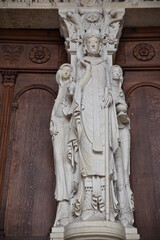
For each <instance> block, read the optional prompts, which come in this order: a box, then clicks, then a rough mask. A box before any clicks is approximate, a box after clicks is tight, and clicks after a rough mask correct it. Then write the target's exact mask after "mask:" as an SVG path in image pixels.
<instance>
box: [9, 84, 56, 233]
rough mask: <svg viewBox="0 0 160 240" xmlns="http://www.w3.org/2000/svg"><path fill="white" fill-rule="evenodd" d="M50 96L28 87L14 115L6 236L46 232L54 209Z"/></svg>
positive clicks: (51, 96) (51, 99)
mask: <svg viewBox="0 0 160 240" xmlns="http://www.w3.org/2000/svg"><path fill="white" fill-rule="evenodd" d="M53 103H54V96H53V95H52V94H51V93H50V92H48V91H47V90H45V89H30V90H28V91H25V92H24V93H23V94H22V95H21V96H20V97H19V99H18V109H17V110H16V113H15V114H16V115H15V127H14V142H13V147H12V158H11V169H10V178H9V190H8V197H7V208H6V219H5V226H6V228H5V231H6V235H7V236H46V235H47V234H48V233H49V231H50V228H51V227H52V224H53V220H54V216H55V212H54V209H53V207H54V206H55V203H54V198H53V192H54V168H53V156H52V144H51V139H50V134H49V127H48V126H49V121H50V114H51V110H52V106H53Z"/></svg>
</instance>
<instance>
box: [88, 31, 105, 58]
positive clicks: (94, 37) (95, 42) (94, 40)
mask: <svg viewBox="0 0 160 240" xmlns="http://www.w3.org/2000/svg"><path fill="white" fill-rule="evenodd" d="M101 49H102V37H101V35H100V34H85V35H84V53H85V54H86V55H91V56H98V55H101Z"/></svg>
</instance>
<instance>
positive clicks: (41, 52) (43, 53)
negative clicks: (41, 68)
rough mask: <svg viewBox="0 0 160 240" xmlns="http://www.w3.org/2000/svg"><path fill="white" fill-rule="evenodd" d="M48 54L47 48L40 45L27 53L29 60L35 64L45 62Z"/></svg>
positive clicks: (48, 56)
mask: <svg viewBox="0 0 160 240" xmlns="http://www.w3.org/2000/svg"><path fill="white" fill-rule="evenodd" d="M50 56H51V54H50V51H49V49H48V48H46V47H42V46H38V47H34V48H32V49H31V51H30V53H29V58H30V60H31V61H32V62H34V63H37V64H41V63H45V62H47V61H48V60H49V59H50Z"/></svg>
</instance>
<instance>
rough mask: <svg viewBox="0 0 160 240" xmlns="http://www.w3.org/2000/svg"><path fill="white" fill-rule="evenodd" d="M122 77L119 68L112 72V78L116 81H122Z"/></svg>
mask: <svg viewBox="0 0 160 240" xmlns="http://www.w3.org/2000/svg"><path fill="white" fill-rule="evenodd" d="M121 76H122V70H121V69H120V68H119V67H114V68H113V70H112V78H113V79H114V80H116V81H120V79H121Z"/></svg>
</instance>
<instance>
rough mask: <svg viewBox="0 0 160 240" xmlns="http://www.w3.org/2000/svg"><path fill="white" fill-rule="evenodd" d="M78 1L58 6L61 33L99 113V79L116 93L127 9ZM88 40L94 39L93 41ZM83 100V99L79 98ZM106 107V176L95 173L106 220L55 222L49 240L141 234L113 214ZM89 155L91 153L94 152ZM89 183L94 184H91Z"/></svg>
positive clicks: (122, 237) (124, 238)
mask: <svg viewBox="0 0 160 240" xmlns="http://www.w3.org/2000/svg"><path fill="white" fill-rule="evenodd" d="M77 4H78V5H77ZM77 4H76V3H72V4H68V5H67V4H65V5H63V4H60V5H59V16H60V32H61V35H62V36H63V37H64V38H65V47H66V51H67V53H68V56H69V59H70V63H71V65H72V66H73V69H74V71H75V82H76V81H79V79H82V81H84V82H85V84H86V82H87V81H88V82H89V81H90V82H91V81H92V86H93V85H94V84H95V85H94V86H93V87H92V88H91V91H92V92H91V94H93V95H94V93H95V95H94V98H92V99H94V100H93V105H94V107H95V109H97V112H98V110H99V107H100V106H99V102H98V101H99V96H98V93H97V92H98V91H99V86H98V84H97V82H98V81H101V83H103V82H106V85H105V86H104V89H105V91H106V92H105V93H104V94H106V95H105V96H109V94H111V95H112V96H113V90H112V89H111V84H112V83H111V82H112V80H111V78H112V76H111V75H112V74H111V69H112V66H113V64H114V60H115V54H116V51H117V49H118V44H119V39H120V36H121V32H122V28H123V17H124V14H125V10H124V9H115V8H114V9H111V8H108V7H107V4H106V5H103V4H99V3H98V1H77ZM87 39H91V40H90V42H89V41H88V40H87ZM95 39H97V42H94V41H96V40H95ZM87 41H88V42H87ZM91 41H92V42H93V44H94V43H95V44H97V46H98V47H97V49H98V50H95V52H94V50H93V52H92V49H91V48H92V47H91ZM87 44H88V45H87ZM89 45H90V46H89ZM87 48H88V49H87ZM95 49H96V48H95ZM87 51H88V53H87ZM96 51H97V52H96ZM87 54H88V55H87ZM102 64H103V67H102ZM82 65H85V67H86V66H87V67H86V69H87V70H86V72H85V74H83V73H82V71H81V68H82V67H83V66H82ZM89 65H90V68H89ZM78 66H79V67H78ZM99 66H100V67H99ZM96 69H97V70H96ZM100 69H101V70H100ZM104 69H105V70H104ZM79 70H80V71H81V72H80V76H79V73H78V71H79ZM100 71H102V72H100ZM104 73H105V74H104ZM98 74H99V75H98ZM104 76H105V77H104ZM121 77H122V76H121ZM90 79H92V80H90ZM99 79H100V80H99ZM96 80H97V81H96ZM119 80H120V79H119ZM85 84H84V86H86V85H87V84H86V85H85ZM96 84H97V85H96ZM84 88H85V87H84ZM97 89H98V90H97ZM81 91H83V87H82V88H81ZM93 92H94V93H93ZM96 94H97V95H96ZM115 97H116V96H115ZM82 98H83V97H82ZM95 99H96V100H95ZM80 101H81V99H80ZM91 101H92V100H91ZM124 101H125V99H124ZM113 102H114V99H113ZM113 102H112V103H113ZM114 104H115V103H114ZM80 105H81V103H80ZM101 107H102V106H101ZM114 107H116V105H114ZM102 108H103V107H102ZM104 108H106V116H105V119H107V121H105V123H104V126H107V127H105V128H106V133H105V135H106V136H107V137H106V142H105V148H106V150H105V151H106V154H105V155H106V156H105V177H104V175H103V174H102V175H100V174H99V173H98V174H99V175H98V174H97V172H96V171H95V170H94V171H95V172H96V174H95V177H96V178H97V176H98V177H99V178H100V177H101V176H103V180H104V178H105V180H104V182H105V183H102V180H101V183H100V184H101V185H99V186H98V185H97V186H98V187H97V192H98V191H101V189H102V188H103V187H104V188H103V190H104V189H105V191H104V192H105V196H104V199H105V201H104V205H105V206H104V207H105V211H104V210H102V211H103V212H105V216H104V219H105V221H104V219H103V218H100V219H98V217H97V219H91V218H89V220H85V217H84V218H83V217H81V216H79V217H77V218H76V217H75V218H74V219H73V220H72V221H71V222H70V223H69V224H67V225H64V227H63V226H60V225H55V227H53V228H52V232H51V234H50V240H58V239H61V240H64V239H65V240H72V239H77V240H86V239H95V240H96V239H97V240H103V239H108V240H112V239H113V240H129V239H132V240H136V239H139V235H138V234H137V229H136V228H134V227H132V226H131V229H130V228H128V227H125V224H122V223H120V222H116V221H117V219H116V217H115V216H116V214H115V216H114V217H113V215H114V213H113V212H114V211H116V210H115V209H114V210H113V208H114V207H115V206H113V205H114V204H113V203H111V201H112V200H111V197H110V195H112V197H113V195H114V193H113V192H114V186H113V180H111V175H110V174H111V173H110V161H111V160H110V142H109V134H110V131H111V129H109V124H110V123H109V121H110V119H109V115H108V111H109V110H108V107H104ZM80 111H82V110H81V107H80ZM114 111H115V110H114ZM97 112H96V111H95V115H94V116H93V118H94V120H93V119H92V120H93V121H92V123H93V125H94V124H95V125H94V126H95V127H97V126H98V127H99V125H96V124H97V122H98V121H99V120H98V117H97V115H98V114H97ZM115 118H116V117H115ZM112 119H113V118H112ZM113 121H114V119H113ZM116 121H118V120H116ZM106 123H107V124H106ZM98 124H99V122H98ZM98 127H97V129H98ZM107 128H108V129H107ZM95 129H96V128H95ZM95 129H93V132H94V134H96V133H97V132H98V134H99V133H100V130H99V129H98V130H97V132H96V130H95ZM117 132H118V131H117ZM98 134H97V135H96V136H97V139H98V140H97V139H96V140H97V143H98V141H99V139H100V138H98V137H99V136H98ZM107 138H108V139H107ZM117 139H118V137H117ZM79 144H80V143H79ZM92 144H93V145H94V143H93V141H92ZM93 145H92V146H93ZM99 146H100V145H99ZM99 146H95V147H97V149H98V147H99ZM117 146H118V144H117ZM117 148H118V147H117ZM86 151H87V150H86ZM95 151H99V152H100V150H99V149H98V150H95ZM111 151H112V150H111ZM114 153H115V152H114ZM114 153H113V154H114ZM103 154H104V153H103ZM107 154H108V156H107ZM89 156H92V154H91V155H89ZM93 158H94V157H93ZM93 158H92V157H90V159H89V160H92V159H93ZM120 158H121V160H122V157H120ZM90 165H92V164H90ZM121 167H122V168H123V166H122V164H121ZM90 175H91V177H90ZM90 175H89V174H88V175H87V176H89V179H90V180H87V178H85V181H86V182H85V183H84V184H86V186H85V187H84V188H83V191H84V190H85V191H87V190H86V189H87V187H88V186H89V187H90V189H92V190H91V192H92V193H91V194H90V195H91V196H92V195H93V192H94V187H95V185H94V186H93V185H92V183H93V182H92V181H94V180H93V179H92V177H94V174H93V173H92V174H90ZM101 179H102V178H101ZM87 181H88V182H87ZM89 181H90V182H89ZM98 181H99V180H98ZM98 181H97V184H98ZM111 181H112V183H111ZM91 182H92V183H91ZM122 182H123V179H122ZM123 183H124V182H123ZM87 184H88V185H87ZM89 184H91V185H92V186H91V185H89ZM93 184H94V183H93ZM102 185H103V186H102ZM89 187H88V188H89ZM111 192H112V193H111ZM90 195H89V194H88V195H87V194H86V196H89V197H88V198H90ZM99 196H100V195H99ZM121 196H122V195H121ZM115 198H116V197H115ZM124 198H125V197H124ZM86 199H87V198H86ZM125 200H126V199H125ZM87 201H90V200H88V199H87ZM98 201H99V200H97V202H98ZM68 202H69V201H68ZM84 202H85V200H84ZM59 203H61V201H59ZM98 204H100V202H99V203H97V205H98ZM82 205H83V203H82ZM59 206H60V205H59ZM87 207H88V206H87ZM87 207H86V208H87ZM131 212H132V210H131ZM75 214H76V213H75ZM77 216H78V215H77ZM101 216H102V215H101ZM86 219H87V218H86ZM128 225H129V224H128ZM128 225H127V226H128Z"/></svg>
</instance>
